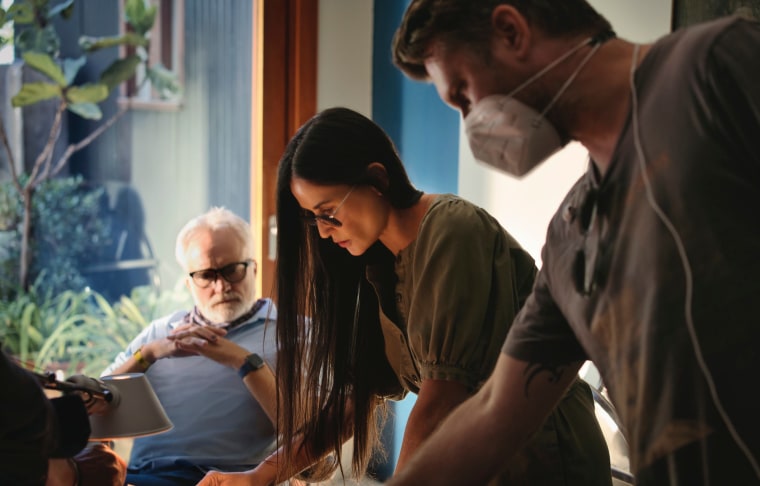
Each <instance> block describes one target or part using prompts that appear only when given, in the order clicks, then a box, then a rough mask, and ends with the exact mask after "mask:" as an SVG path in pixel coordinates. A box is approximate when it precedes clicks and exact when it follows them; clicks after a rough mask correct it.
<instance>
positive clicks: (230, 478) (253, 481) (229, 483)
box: [197, 468, 307, 486]
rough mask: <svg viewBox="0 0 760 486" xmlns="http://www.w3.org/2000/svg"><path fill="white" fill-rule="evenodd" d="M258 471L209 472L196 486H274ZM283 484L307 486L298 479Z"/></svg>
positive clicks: (270, 480)
mask: <svg viewBox="0 0 760 486" xmlns="http://www.w3.org/2000/svg"><path fill="white" fill-rule="evenodd" d="M259 471H260V470H259V468H256V469H253V470H251V471H245V472H238V473H224V472H220V471H209V472H207V473H206V476H205V477H204V478H203V479H202V480H201V482H200V483H198V485H197V486H274V482H273V480H272V479H271V478H269V477H266V478H264V477H261V475H259V474H257V473H258V472H259ZM283 484H288V485H289V486H307V483H306V482H305V481H301V480H299V479H291V480H290V482H287V481H286V482H285V483H283Z"/></svg>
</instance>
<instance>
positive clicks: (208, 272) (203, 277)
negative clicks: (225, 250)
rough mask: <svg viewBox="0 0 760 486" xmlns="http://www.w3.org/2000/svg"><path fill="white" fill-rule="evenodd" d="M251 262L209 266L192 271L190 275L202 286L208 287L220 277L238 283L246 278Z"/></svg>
mask: <svg viewBox="0 0 760 486" xmlns="http://www.w3.org/2000/svg"><path fill="white" fill-rule="evenodd" d="M249 264H250V262H236V263H230V264H229V265H225V266H223V267H222V268H207V269H205V270H198V271H197V272H192V273H191V274H190V277H192V279H193V281H194V282H195V284H196V285H197V286H198V287H200V288H206V287H208V286H209V285H211V284H213V283H214V282H216V279H217V278H219V277H221V278H223V279H224V280H226V281H227V282H229V283H238V282H240V281H241V280H243V279H244V278H245V274H246V271H247V269H248V265H249Z"/></svg>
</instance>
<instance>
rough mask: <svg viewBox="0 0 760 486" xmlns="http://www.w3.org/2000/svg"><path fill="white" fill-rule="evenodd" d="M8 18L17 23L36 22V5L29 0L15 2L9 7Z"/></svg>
mask: <svg viewBox="0 0 760 486" xmlns="http://www.w3.org/2000/svg"><path fill="white" fill-rule="evenodd" d="M7 16H8V20H12V21H13V22H14V23H17V24H31V23H32V22H34V7H33V6H32V5H31V4H30V3H27V2H24V3H14V4H13V5H11V7H10V8H9V9H8V14H7Z"/></svg>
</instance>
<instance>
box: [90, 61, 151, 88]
mask: <svg viewBox="0 0 760 486" xmlns="http://www.w3.org/2000/svg"><path fill="white" fill-rule="evenodd" d="M141 62H142V61H141V60H140V58H139V57H137V56H129V57H126V58H124V59H117V60H116V61H114V62H113V63H112V64H111V65H110V66H108V68H106V70H105V71H103V73H102V74H101V75H100V82H101V83H103V84H105V85H106V86H108V89H109V90H112V89H114V88H115V87H116V86H118V85H120V84H121V83H123V82H124V81H126V80H128V79H130V78H132V77H133V76H134V75H135V70H136V69H137V66H139V65H140V63H141Z"/></svg>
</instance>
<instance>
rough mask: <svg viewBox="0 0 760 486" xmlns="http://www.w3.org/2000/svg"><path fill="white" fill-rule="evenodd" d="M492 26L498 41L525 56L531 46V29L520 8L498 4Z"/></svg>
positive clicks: (520, 57)
mask: <svg viewBox="0 0 760 486" xmlns="http://www.w3.org/2000/svg"><path fill="white" fill-rule="evenodd" d="M560 1H561V0H560ZM491 27H492V29H493V33H494V37H495V38H496V39H497V41H498V42H502V43H503V45H504V46H505V47H506V48H508V49H510V50H512V51H513V52H514V53H515V56H516V57H517V58H519V59H522V58H524V57H525V55H526V53H527V51H528V48H529V46H530V41H531V31H530V25H529V24H528V20H527V19H526V18H525V17H524V16H523V15H522V14H521V13H520V11H519V10H517V9H516V8H514V7H513V6H511V5H505V4H500V5H497V6H496V7H494V9H493V12H491Z"/></svg>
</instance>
